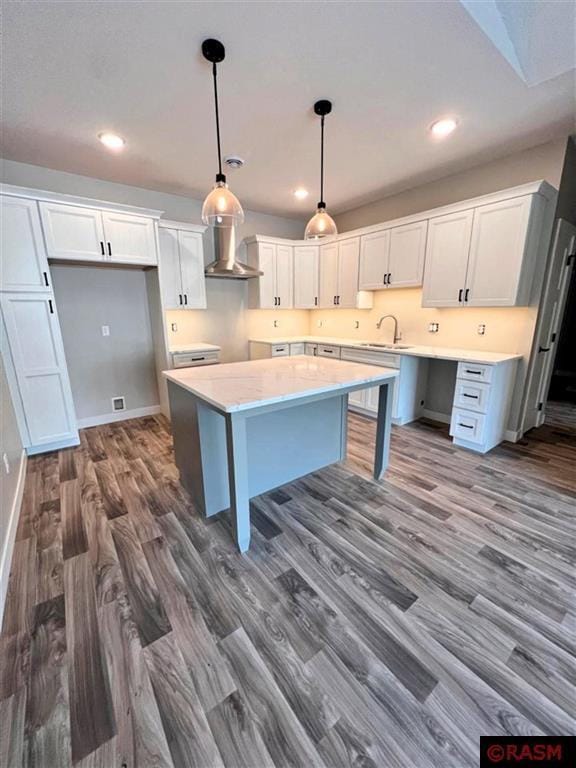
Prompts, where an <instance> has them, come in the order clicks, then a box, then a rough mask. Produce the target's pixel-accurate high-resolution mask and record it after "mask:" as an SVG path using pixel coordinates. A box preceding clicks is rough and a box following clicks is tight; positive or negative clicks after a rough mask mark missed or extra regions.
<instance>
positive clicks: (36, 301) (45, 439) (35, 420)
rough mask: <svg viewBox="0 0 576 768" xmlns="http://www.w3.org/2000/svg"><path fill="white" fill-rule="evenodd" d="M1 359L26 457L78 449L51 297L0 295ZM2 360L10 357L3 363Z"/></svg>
mask: <svg viewBox="0 0 576 768" xmlns="http://www.w3.org/2000/svg"><path fill="white" fill-rule="evenodd" d="M0 306H1V309H2V319H3V323H4V327H5V331H6V339H5V340H4V343H3V348H2V354H3V356H4V357H5V360H4V362H5V364H6V365H7V366H8V365H10V367H11V371H12V372H13V376H11V377H9V378H12V379H13V380H14V382H15V388H16V390H17V391H12V392H11V395H12V400H13V401H14V402H15V403H16V404H18V405H17V406H16V407H17V408H18V407H20V408H21V411H22V416H23V420H24V422H25V425H26V430H27V432H28V443H29V444H28V445H27V450H28V453H37V452H39V451H41V450H46V449H47V447H48V449H52V448H54V449H55V448H59V447H64V446H66V445H76V444H78V442H79V440H78V430H77V427H76V415H75V412H74V401H73V399H72V391H71V389H70V382H69V379H68V371H67V368H66V359H65V356H64V347H63V344H62V335H61V332H60V326H59V323H58V316H57V314H56V307H55V303H54V297H53V296H52V294H38V293H35V294H24V293H3V294H2V295H1V296H0ZM6 358H9V359H8V360H6Z"/></svg>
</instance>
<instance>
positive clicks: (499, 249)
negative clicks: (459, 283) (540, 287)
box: [466, 195, 535, 307]
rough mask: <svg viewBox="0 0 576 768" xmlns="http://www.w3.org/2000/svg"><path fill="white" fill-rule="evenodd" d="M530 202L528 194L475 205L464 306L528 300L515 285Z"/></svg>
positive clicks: (519, 269)
mask: <svg viewBox="0 0 576 768" xmlns="http://www.w3.org/2000/svg"><path fill="white" fill-rule="evenodd" d="M534 202H535V200H534V197H533V196H531V195H528V196H526V197H517V198H513V199H512V200H505V201H504V202H501V203H495V204H494V205H485V206H482V207H481V208H476V210H475V212H474V226H473V228H472V245H471V247H470V258H469V261H468V275H467V278H466V290H467V294H466V302H467V304H468V306H471V307H511V306H514V305H515V304H517V303H528V300H529V296H528V295H524V296H520V295H519V288H520V280H521V277H522V263H523V260H524V255H525V251H526V248H527V244H528V241H527V237H526V236H527V232H528V223H529V221H530V213H531V208H532V205H533V203H534ZM528 287H529V286H528Z"/></svg>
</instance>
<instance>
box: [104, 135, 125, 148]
mask: <svg viewBox="0 0 576 768" xmlns="http://www.w3.org/2000/svg"><path fill="white" fill-rule="evenodd" d="M98 138H99V139H100V141H101V142H102V144H104V146H105V147H107V148H108V149H123V148H124V145H125V144H126V142H125V141H124V139H123V138H122V136H118V135H117V134H116V133H99V134H98Z"/></svg>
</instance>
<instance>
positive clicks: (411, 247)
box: [359, 221, 428, 291]
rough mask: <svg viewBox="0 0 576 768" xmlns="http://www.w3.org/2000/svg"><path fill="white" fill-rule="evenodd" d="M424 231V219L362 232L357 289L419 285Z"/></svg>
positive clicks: (424, 244) (420, 283) (422, 259)
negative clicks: (390, 227) (399, 225)
mask: <svg viewBox="0 0 576 768" xmlns="http://www.w3.org/2000/svg"><path fill="white" fill-rule="evenodd" d="M427 230H428V222H427V221H417V222H415V223H414V224H405V225H403V226H401V227H393V228H392V229H383V230H382V231H381V232H372V233H370V234H369V235H363V236H362V237H361V245H360V280H359V287H360V290H362V291H377V290H381V289H383V288H386V289H388V288H411V287H414V286H419V285H422V273H423V270H424V255H425V252H426V232H427Z"/></svg>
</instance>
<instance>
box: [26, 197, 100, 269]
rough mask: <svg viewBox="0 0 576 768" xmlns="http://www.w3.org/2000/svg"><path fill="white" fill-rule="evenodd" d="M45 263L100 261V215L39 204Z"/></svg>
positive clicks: (86, 210)
mask: <svg viewBox="0 0 576 768" xmlns="http://www.w3.org/2000/svg"><path fill="white" fill-rule="evenodd" d="M38 205H39V208H40V216H41V219H42V226H43V228H44V237H45V238H46V252H47V254H48V258H49V259H70V260H72V261H104V260H105V258H106V257H105V250H104V249H105V244H104V239H105V238H104V228H103V226H102V213H101V211H99V210H96V209H94V208H81V207H80V206H77V205H63V204H62V203H39V204H38Z"/></svg>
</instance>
